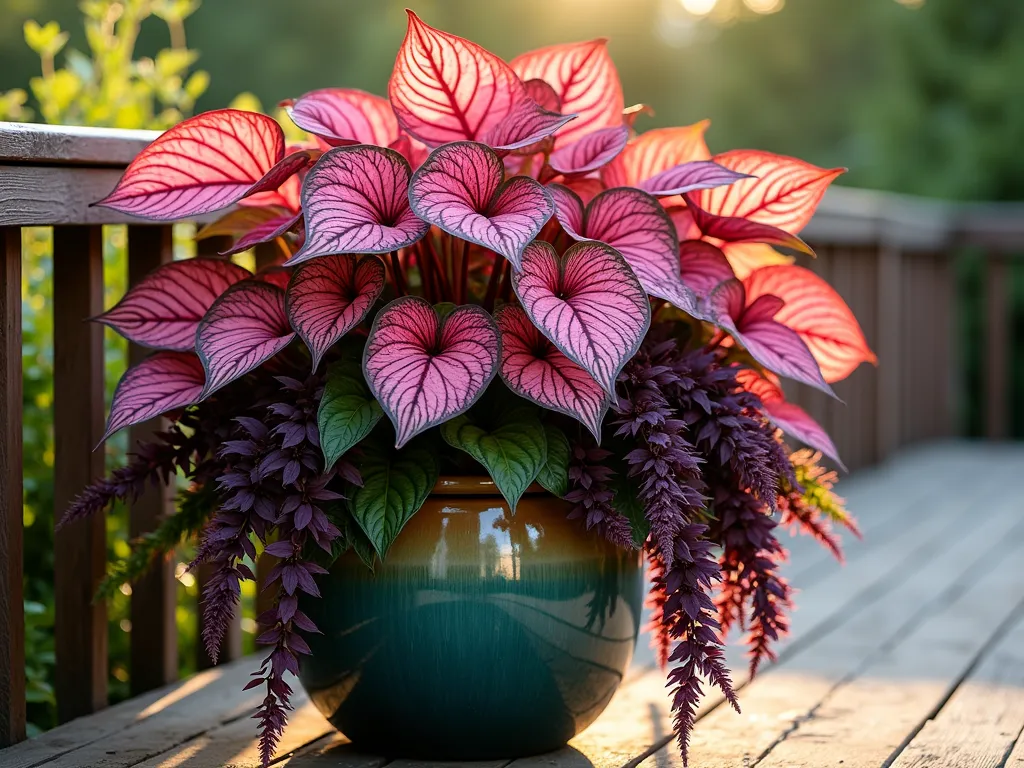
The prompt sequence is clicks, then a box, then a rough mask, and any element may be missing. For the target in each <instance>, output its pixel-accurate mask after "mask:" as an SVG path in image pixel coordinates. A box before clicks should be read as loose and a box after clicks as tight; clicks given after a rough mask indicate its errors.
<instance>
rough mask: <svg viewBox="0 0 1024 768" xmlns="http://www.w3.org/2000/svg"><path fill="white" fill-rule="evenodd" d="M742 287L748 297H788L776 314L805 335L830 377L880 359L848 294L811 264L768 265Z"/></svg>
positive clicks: (837, 378) (843, 375)
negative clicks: (842, 293)
mask: <svg viewBox="0 0 1024 768" xmlns="http://www.w3.org/2000/svg"><path fill="white" fill-rule="evenodd" d="M743 286H744V288H746V290H747V301H753V300H754V299H756V298H758V297H759V296H763V295H765V294H772V295H774V296H778V297H779V298H780V299H782V300H783V301H784V302H786V304H785V306H783V307H782V309H780V310H779V313H778V314H777V315H776V316H775V319H776V321H778V322H780V323H782V324H783V325H784V326H786V327H787V328H792V329H793V330H794V331H796V332H797V333H798V334H800V338H801V339H803V340H804V342H805V343H806V344H807V348H808V349H810V350H811V354H812V355H814V359H815V360H817V361H818V366H819V367H820V368H821V375H822V376H824V377H825V381H827V382H829V383H833V382H836V381H842V380H843V379H845V378H846V377H847V376H849V375H850V374H851V373H853V371H854V370H855V369H856V368H857V366H858V365H860V364H861V363H872V364H877V363H878V358H877V357H875V353H874V352H872V351H871V348H870V347H869V346H868V342H867V339H865V338H864V332H863V331H862V330H861V328H860V324H859V323H858V322H857V318H856V317H854V315H853V312H851V311H850V308H849V307H848V306H846V302H845V301H843V297H842V296H840V295H839V294H838V293H836V291H835V289H834V288H833V287H832V286H831V285H829V284H828V283H827V282H825V281H824V280H822V279H821V278H820V277H818V276H817V275H816V274H814V273H813V272H811V271H810V270H809V269H805V268H804V267H798V266H795V265H794V266H778V267H764V268H762V269H758V270H755V271H754V272H751V273H750V274H749V275H748V276H747V277H746V278H745V279H744V280H743Z"/></svg>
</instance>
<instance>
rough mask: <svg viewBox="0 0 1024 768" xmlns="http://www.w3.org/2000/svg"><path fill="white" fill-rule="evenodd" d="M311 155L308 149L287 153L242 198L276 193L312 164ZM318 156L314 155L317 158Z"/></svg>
mask: <svg viewBox="0 0 1024 768" xmlns="http://www.w3.org/2000/svg"><path fill="white" fill-rule="evenodd" d="M313 154H314V153H313V152H312V151H311V150H308V149H303V150H296V151H292V152H289V153H288V154H286V155H285V156H284V157H282V158H281V159H280V160H279V161H278V162H277V163H276V164H275V165H274V167H273V168H271V169H270V170H269V171H267V172H266V173H265V174H264V175H263V178H261V179H260V180H259V181H257V182H256V183H255V184H253V185H252V186H251V187H249V189H248V190H246V192H245V194H244V195H243V196H242V197H243V198H251V197H256V196H258V195H261V194H265V193H277V191H278V190H279V189H280V187H281V185H282V184H284V183H285V182H286V181H288V179H290V178H292V177H293V176H295V175H296V174H298V173H299V172H300V171H301V170H303V169H304V168H305V167H306V166H308V165H309V164H310V163H311V162H313ZM319 154H320V153H319V152H317V153H316V155H317V156H319Z"/></svg>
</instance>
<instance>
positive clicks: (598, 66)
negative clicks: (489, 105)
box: [511, 39, 625, 145]
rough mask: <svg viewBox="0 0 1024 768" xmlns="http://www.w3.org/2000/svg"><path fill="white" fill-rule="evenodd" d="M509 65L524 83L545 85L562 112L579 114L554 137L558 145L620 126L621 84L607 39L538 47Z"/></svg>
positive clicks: (622, 102)
mask: <svg viewBox="0 0 1024 768" xmlns="http://www.w3.org/2000/svg"><path fill="white" fill-rule="evenodd" d="M511 65H512V68H513V69H514V70H515V72H516V74H517V75H519V77H521V78H522V79H523V80H532V79H540V80H543V81H545V82H546V83H548V85H550V86H551V87H552V89H553V90H554V92H555V95H556V96H557V97H558V100H559V103H560V108H561V110H562V112H564V113H566V114H570V113H572V114H576V115H579V117H577V118H576V119H575V120H573V121H572V122H571V123H569V124H568V125H566V126H564V127H563V128H561V129H560V130H559V131H558V132H557V133H556V134H555V135H556V136H557V137H558V143H559V145H565V144H571V143H573V142H575V141H577V140H579V139H581V138H582V137H583V136H585V135H586V134H588V133H592V132H593V131H596V130H599V129H601V128H608V127H611V126H617V125H621V124H622V109H623V107H624V105H625V102H624V101H623V98H622V84H621V83H620V82H619V74H618V72H616V71H615V64H614V63H613V62H612V58H611V56H609V55H608V41H607V40H605V39H599V40H591V41H589V42H586V43H569V44H567V45H554V46H550V47H548V48H541V49H539V50H536V51H530V52H528V53H524V54H522V55H521V56H517V57H516V58H514V59H512V61H511Z"/></svg>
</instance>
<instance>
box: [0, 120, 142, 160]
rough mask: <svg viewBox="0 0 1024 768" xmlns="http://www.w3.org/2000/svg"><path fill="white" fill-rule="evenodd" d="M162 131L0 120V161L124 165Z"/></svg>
mask: <svg viewBox="0 0 1024 768" xmlns="http://www.w3.org/2000/svg"><path fill="white" fill-rule="evenodd" d="M159 135H160V132H159V131H127V130H123V129H119V128H85V127H81V126H65V125H40V124H37V123H4V122H0V164H15V163H41V164H54V165H92V166H120V167H124V166H125V165H127V164H128V163H130V162H131V161H132V159H133V158H134V157H135V156H136V155H137V154H139V152H141V151H142V150H143V149H145V148H146V146H147V145H148V144H149V143H150V142H151V141H153V139H155V138H156V137H157V136H159Z"/></svg>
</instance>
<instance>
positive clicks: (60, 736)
mask: <svg viewBox="0 0 1024 768" xmlns="http://www.w3.org/2000/svg"><path fill="white" fill-rule="evenodd" d="M1022 477H1024V446H1013V445H998V444H974V445H971V444H965V443H949V444H941V445H932V446H929V447H926V448H921V449H916V450H913V451H911V452H908V453H905V454H902V455H899V456H898V457H897V458H895V459H893V460H892V461H890V462H889V463H888V464H887V465H886V466H884V467H881V468H877V469H872V470H864V471H861V472H859V473H858V474H856V475H854V476H853V477H851V478H849V479H848V480H846V481H845V482H843V483H842V485H841V487H840V491H841V492H842V493H843V494H844V495H845V496H846V497H847V499H848V501H849V506H850V508H851V509H852V511H853V512H854V514H856V515H857V517H858V518H859V520H860V523H861V525H862V528H863V530H864V536H865V540H864V541H863V542H862V543H861V542H848V543H847V563H846V565H845V566H840V565H837V564H836V563H834V562H833V561H832V559H831V558H830V557H829V555H828V554H827V553H825V552H824V551H822V550H820V548H818V547H817V545H816V544H814V543H813V542H811V541H809V540H806V539H803V538H800V539H795V540H792V541H791V542H790V543H791V550H792V552H793V555H794V556H795V559H796V564H795V565H793V566H792V567H790V569H789V577H790V578H791V580H792V582H793V583H794V584H795V585H796V586H797V587H798V589H799V595H798V598H797V599H798V603H799V610H798V611H797V612H796V613H795V614H794V616H793V632H792V634H791V636H790V637H789V638H787V640H786V641H785V643H784V644H783V646H782V653H781V659H780V662H779V663H778V664H777V665H775V666H773V667H770V668H768V669H766V670H765V671H764V672H762V674H760V675H759V676H758V678H757V679H756V680H755V681H753V682H751V683H749V684H746V683H745V676H744V675H743V674H742V670H743V669H744V664H743V661H742V651H741V650H739V649H731V652H732V660H733V664H734V669H736V670H737V678H738V682H740V683H744V684H743V687H742V690H741V691H740V702H741V704H742V705H743V709H744V711H743V715H737V714H735V713H734V712H732V711H731V710H730V709H728V708H726V707H724V706H721V702H720V700H719V699H717V698H715V699H711V700H709V701H708V702H707V703H706V705H705V708H704V710H703V716H702V718H701V720H700V722H699V724H698V727H697V729H696V732H695V734H694V737H693V745H692V750H691V765H693V766H695V767H697V768H726V767H728V768H738V767H739V766H745V767H752V766H758V768H782V767H783V766H785V767H787V768H790V767H806V768H812V767H815V768H816V767H817V766H840V765H841V766H842V767H843V768H869V767H871V768H878V767H879V766H893V768H923V767H924V766H936V767H937V766H956V767H957V768H966V767H967V766H970V767H972V768H974V767H975V766H984V767H985V768H1002V767H1004V766H1007V767H1008V766H1012V767H1013V768H1024V736H1022V733H1021V732H1022V730H1024V488H1022V486H1021V479H1022ZM645 643H646V639H645V638H642V639H641V646H640V648H639V649H638V652H637V658H636V661H635V663H634V667H633V669H632V671H631V673H630V675H629V678H628V679H627V681H626V682H625V683H624V684H623V686H622V688H621V689H620V691H619V693H618V694H617V695H616V697H615V699H614V700H613V701H612V703H611V705H610V706H609V708H608V710H607V711H606V712H605V714H604V715H603V716H602V717H601V718H600V719H599V720H598V721H597V723H595V724H594V725H593V726H592V727H591V728H590V729H588V730H587V731H586V732H585V733H583V734H582V735H581V736H580V737H578V738H577V739H576V740H575V741H574V742H573V744H572V746H571V747H569V748H566V749H564V750H562V751H560V752H556V753H552V754H549V755H543V756H540V757H536V758H530V759H522V760H516V761H513V762H512V763H509V762H508V761H504V762H502V761H495V762H488V763H473V764H467V765H472V766H473V767H474V768H502V767H503V766H506V765H510V766H511V768H544V767H545V766H556V765H557V766H565V767H566V768H588V767H589V766H593V768H619V767H620V766H630V768H632V766H635V765H637V764H639V763H641V762H642V763H643V765H644V766H650V767H651V768H654V766H657V768H668V767H669V766H676V765H678V764H679V762H680V761H679V758H678V754H677V752H676V751H675V749H674V747H673V746H672V745H668V746H665V744H666V742H667V741H668V739H669V738H670V736H669V734H670V719H669V714H668V707H667V700H666V692H665V690H664V687H663V678H662V675H661V673H660V672H659V671H657V670H656V669H654V668H653V658H652V656H651V654H650V652H649V651H648V650H647V649H646V644H645ZM252 668H253V660H252V659H242V660H241V661H238V662H234V663H232V664H229V665H227V666H225V667H221V668H217V669H213V670H209V671H207V672H205V673H202V674H200V675H198V676H196V677H194V678H191V679H189V680H186V681H183V682H181V683H179V684H177V685H175V686H172V687H169V688H164V689H161V690H158V691H153V692H150V693H148V694H145V695H142V696H139V697H137V698H135V699H132V700H130V701H128V702H125V703H123V704H121V705H118V706H114V707H111V708H109V709H107V710H105V711H102V712H100V713H98V714H94V715H90V716H87V717H83V718H80V719H78V720H75V721H72V722H71V723H69V724H67V725H64V726H62V727H60V728H57V729H55V730H53V731H50V732H48V733H46V734H44V735H42V736H40V737H39V738H36V739H34V740H31V741H28V742H25V743H22V744H19V745H17V746H14V747H11V748H9V749H7V750H4V751H0V766H3V767H4V768H34V767H35V766H47V768H56V767H57V766H61V767H62V768H63V767H65V766H66V767H71V766H91V767H93V768H101V767H102V768H128V766H146V768H169V767H170V766H196V767H204V768H206V767H208V768H214V767H215V766H216V767H217V768H220V767H221V766H255V765H257V752H256V743H255V739H254V738H253V736H254V726H255V723H254V722H253V721H252V720H251V719H250V717H249V715H250V713H251V712H252V710H253V709H254V707H255V705H256V704H257V702H258V701H259V699H260V697H261V696H260V694H259V692H258V691H257V692H249V693H242V692H241V690H240V689H241V687H242V685H243V684H244V682H245V681H246V679H247V677H248V673H249V672H250V671H251V669H252ZM296 703H297V707H296V709H297V711H296V713H295V714H294V715H293V718H292V722H291V724H290V727H289V728H288V731H287V734H286V736H285V741H284V743H283V745H282V751H281V753H280V754H281V756H280V757H279V758H278V760H277V762H276V763H275V765H281V766H283V765H288V766H289V768H314V767H316V768H326V766H338V767H339V768H342V767H343V768H381V767H382V766H384V765H388V766H389V768H416V764H415V763H412V762H410V761H406V760H395V761H389V760H388V759H387V758H386V757H374V756H366V755H360V754H358V753H356V752H354V751H353V750H352V749H351V748H350V746H349V745H347V744H346V740H345V738H344V737H343V736H341V735H339V734H337V733H335V732H333V731H332V730H331V728H330V726H329V725H328V724H327V723H326V722H325V721H324V719H323V718H322V717H321V716H320V715H319V714H318V713H317V712H316V711H315V710H314V709H313V708H312V706H311V705H310V704H309V703H308V702H307V701H306V700H305V698H304V697H303V696H301V694H300V695H299V696H298V697H297V702H296ZM395 728H396V730H397V729H400V728H401V724H400V723H395ZM424 768H426V767H425V766H424Z"/></svg>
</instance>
